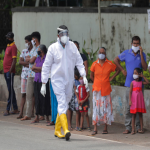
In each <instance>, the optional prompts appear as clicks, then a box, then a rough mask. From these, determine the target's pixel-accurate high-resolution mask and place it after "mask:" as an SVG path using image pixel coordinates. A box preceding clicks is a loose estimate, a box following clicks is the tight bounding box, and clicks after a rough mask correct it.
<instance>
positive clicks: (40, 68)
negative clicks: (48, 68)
mask: <svg viewBox="0 0 150 150" xmlns="http://www.w3.org/2000/svg"><path fill="white" fill-rule="evenodd" d="M41 70H42V67H36V63H34V65H33V66H32V71H34V72H35V73H38V72H41Z"/></svg>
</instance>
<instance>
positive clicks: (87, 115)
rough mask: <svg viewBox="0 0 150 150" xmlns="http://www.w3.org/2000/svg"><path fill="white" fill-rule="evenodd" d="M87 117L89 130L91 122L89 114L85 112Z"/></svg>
mask: <svg viewBox="0 0 150 150" xmlns="http://www.w3.org/2000/svg"><path fill="white" fill-rule="evenodd" d="M85 117H86V121H87V126H88V128H90V121H89V115H88V112H85Z"/></svg>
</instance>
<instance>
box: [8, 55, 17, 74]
mask: <svg viewBox="0 0 150 150" xmlns="http://www.w3.org/2000/svg"><path fill="white" fill-rule="evenodd" d="M15 66H16V58H13V61H12V64H11V67H10V70H9V72H10V73H12V71H13V70H14V69H15Z"/></svg>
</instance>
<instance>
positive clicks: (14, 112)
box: [10, 110, 20, 115]
mask: <svg viewBox="0 0 150 150" xmlns="http://www.w3.org/2000/svg"><path fill="white" fill-rule="evenodd" d="M19 113H20V111H15V110H14V111H12V112H10V114H11V115H15V114H19Z"/></svg>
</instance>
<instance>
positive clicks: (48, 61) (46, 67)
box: [41, 46, 54, 84]
mask: <svg viewBox="0 0 150 150" xmlns="http://www.w3.org/2000/svg"><path fill="white" fill-rule="evenodd" d="M53 62H54V58H53V53H52V46H50V47H49V48H48V52H47V54H46V58H45V61H44V63H43V66H42V71H41V76H42V79H41V80H42V83H43V84H45V83H47V81H48V78H49V73H50V70H51V66H52V64H53Z"/></svg>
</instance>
